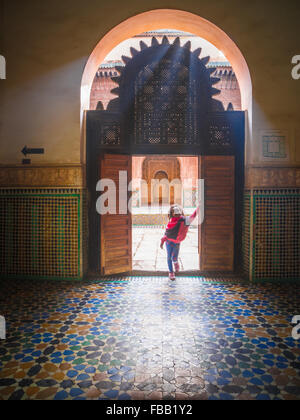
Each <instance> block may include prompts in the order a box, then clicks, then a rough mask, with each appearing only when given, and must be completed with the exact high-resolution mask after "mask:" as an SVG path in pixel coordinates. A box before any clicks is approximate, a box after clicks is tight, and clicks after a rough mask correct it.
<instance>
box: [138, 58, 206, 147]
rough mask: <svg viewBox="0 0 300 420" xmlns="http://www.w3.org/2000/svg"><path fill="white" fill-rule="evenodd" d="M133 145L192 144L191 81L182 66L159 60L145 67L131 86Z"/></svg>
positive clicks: (193, 107)
mask: <svg viewBox="0 0 300 420" xmlns="http://www.w3.org/2000/svg"><path fill="white" fill-rule="evenodd" d="M134 108H135V127H134V137H135V143H136V144H147V143H148V144H196V143H197V134H198V132H197V118H198V116H197V113H196V111H197V97H196V85H195V80H193V79H192V78H190V72H189V69H188V67H187V66H185V65H184V64H183V63H176V62H174V60H171V59H162V60H160V61H159V63H153V64H152V65H148V66H146V67H145V68H144V69H143V70H142V71H141V72H140V74H139V75H138V77H137V79H136V82H135V105H134Z"/></svg>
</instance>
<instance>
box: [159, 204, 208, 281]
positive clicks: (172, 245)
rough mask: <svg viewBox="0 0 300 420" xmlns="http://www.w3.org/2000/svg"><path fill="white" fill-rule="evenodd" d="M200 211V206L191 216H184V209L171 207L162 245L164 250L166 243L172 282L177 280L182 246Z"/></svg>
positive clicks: (177, 206) (175, 205)
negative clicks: (176, 275) (176, 274)
mask: <svg viewBox="0 0 300 420" xmlns="http://www.w3.org/2000/svg"><path fill="white" fill-rule="evenodd" d="M199 210H200V206H198V207H197V209H196V210H195V211H194V213H193V214H192V215H191V216H184V213H183V209H182V207H181V206H179V205H178V204H174V205H172V206H171V207H170V210H169V214H168V216H169V223H168V225H167V229H166V232H165V235H164V236H163V237H162V239H161V244H160V247H161V249H163V247H164V243H166V248H167V260H168V267H169V278H170V280H175V273H178V272H179V268H180V267H179V262H178V256H179V251H180V244H181V242H182V241H184V239H185V238H186V235H187V233H188V230H189V227H190V225H191V224H192V223H193V221H194V220H195V218H196V217H197V215H198V213H199ZM173 264H174V268H173ZM174 269H175V272H174Z"/></svg>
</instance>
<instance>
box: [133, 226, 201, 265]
mask: <svg viewBox="0 0 300 420" xmlns="http://www.w3.org/2000/svg"><path fill="white" fill-rule="evenodd" d="M164 231H165V228H163V229H162V228H160V227H153V226H150V227H133V229H132V240H133V246H132V249H133V270H143V271H167V270H168V267H167V256H166V249H165V247H164V249H163V250H162V249H160V240H161V238H162V236H163V235H164ZM179 263H180V269H181V271H190V270H199V254H198V229H197V226H196V227H191V228H190V230H189V232H188V236H187V238H186V239H185V241H184V242H183V243H182V244H181V250H180V255H179Z"/></svg>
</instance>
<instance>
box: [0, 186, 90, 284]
mask: <svg viewBox="0 0 300 420" xmlns="http://www.w3.org/2000/svg"><path fill="white" fill-rule="evenodd" d="M84 197H85V193H84V192H83V191H82V190H81V189H69V188H68V189H1V190H0V241H1V243H0V275H4V276H11V277H18V276H22V278H24V277H38V278H65V279H66V278H70V279H77V278H81V277H82V274H83V269H84V267H83V252H82V248H83V243H84V238H85V236H86V235H85V229H83V228H84V226H82V220H83V218H82V211H83V209H84V207H85V206H83V202H84ZM83 230H84V232H83ZM84 248H86V247H85V246H84Z"/></svg>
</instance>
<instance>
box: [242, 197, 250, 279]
mask: <svg viewBox="0 0 300 420" xmlns="http://www.w3.org/2000/svg"><path fill="white" fill-rule="evenodd" d="M250 223H251V195H250V191H249V190H245V191H244V210H243V273H244V275H245V277H246V278H248V277H249V270H250V247H251V238H250Z"/></svg>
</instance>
